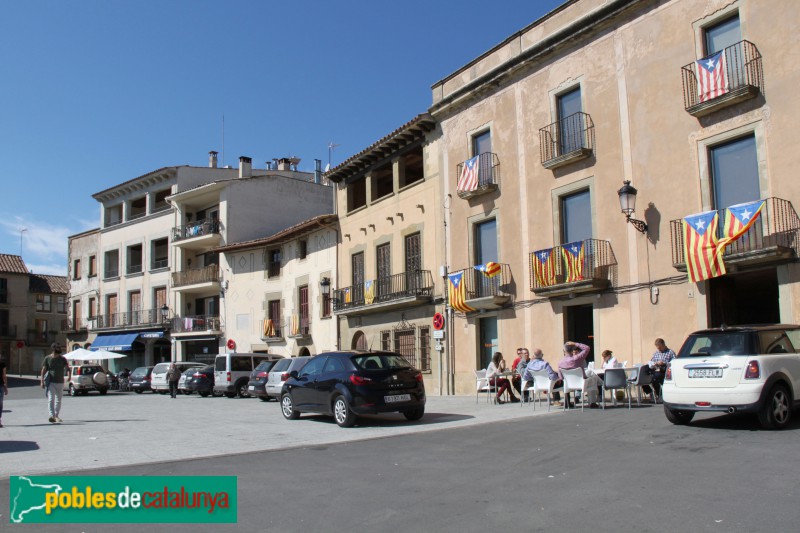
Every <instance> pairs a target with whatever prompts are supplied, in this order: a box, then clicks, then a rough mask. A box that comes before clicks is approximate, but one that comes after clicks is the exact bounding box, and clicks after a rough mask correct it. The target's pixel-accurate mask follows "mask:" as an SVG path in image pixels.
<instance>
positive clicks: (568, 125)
mask: <svg viewBox="0 0 800 533" xmlns="http://www.w3.org/2000/svg"><path fill="white" fill-rule="evenodd" d="M556 103H557V108H556V110H557V112H558V139H559V151H558V154H559V155H561V154H568V153H570V152H574V151H575V150H579V149H580V148H582V147H583V146H584V131H583V121H582V120H581V115H579V114H578V113H580V112H582V111H583V108H582V104H581V88H580V87H578V88H576V89H573V90H571V91H569V92H566V93H564V94H561V95H559V96H558V98H557V102H556Z"/></svg>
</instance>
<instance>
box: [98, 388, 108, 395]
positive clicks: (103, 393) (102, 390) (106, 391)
mask: <svg viewBox="0 0 800 533" xmlns="http://www.w3.org/2000/svg"><path fill="white" fill-rule="evenodd" d="M107 393H108V389H100V395H101V396H103V395H105V394H107Z"/></svg>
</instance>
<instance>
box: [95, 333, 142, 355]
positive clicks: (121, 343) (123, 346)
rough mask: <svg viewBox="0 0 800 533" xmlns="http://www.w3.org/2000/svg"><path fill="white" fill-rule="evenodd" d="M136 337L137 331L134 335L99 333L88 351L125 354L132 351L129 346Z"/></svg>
mask: <svg viewBox="0 0 800 533" xmlns="http://www.w3.org/2000/svg"><path fill="white" fill-rule="evenodd" d="M138 336H139V332H138V331H137V332H135V333H105V334H103V333H101V334H100V335H98V336H97V338H96V339H95V340H94V342H93V343H92V345H91V346H90V347H89V350H91V351H96V350H99V349H101V348H102V349H103V350H107V351H109V352H125V351H127V350H131V349H133V347H132V346H131V344H133V341H135V340H136V337H138Z"/></svg>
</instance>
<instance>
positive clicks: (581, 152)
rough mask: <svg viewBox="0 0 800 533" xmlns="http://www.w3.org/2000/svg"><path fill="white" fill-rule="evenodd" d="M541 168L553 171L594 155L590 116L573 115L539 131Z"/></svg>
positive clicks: (582, 114)
mask: <svg viewBox="0 0 800 533" xmlns="http://www.w3.org/2000/svg"><path fill="white" fill-rule="evenodd" d="M539 152H540V155H541V158H542V166H543V167H544V168H546V169H549V170H553V169H556V168H559V167H563V166H565V165H569V164H571V163H574V162H575V161H579V160H581V159H586V158H587V157H589V156H591V155H592V153H594V123H593V122H592V117H591V115H589V114H587V113H581V112H578V113H575V114H573V115H570V116H568V117H566V118H563V119H561V120H559V121H558V122H553V123H552V124H550V125H549V126H545V127H544V128H542V129H540V130H539Z"/></svg>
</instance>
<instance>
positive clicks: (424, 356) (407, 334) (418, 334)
mask: <svg viewBox="0 0 800 533" xmlns="http://www.w3.org/2000/svg"><path fill="white" fill-rule="evenodd" d="M417 342H419V345H418V346H417ZM430 342H431V337H430V327H428V326H425V327H419V328H414V327H411V328H408V329H399V330H398V329H395V330H384V331H381V350H384V351H394V352H397V353H399V354H400V355H402V356H403V358H405V359H406V360H407V361H408V362H409V363H411V365H412V366H413V367H415V368H417V369H419V370H422V371H423V372H425V371H430V369H431V361H430Z"/></svg>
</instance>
